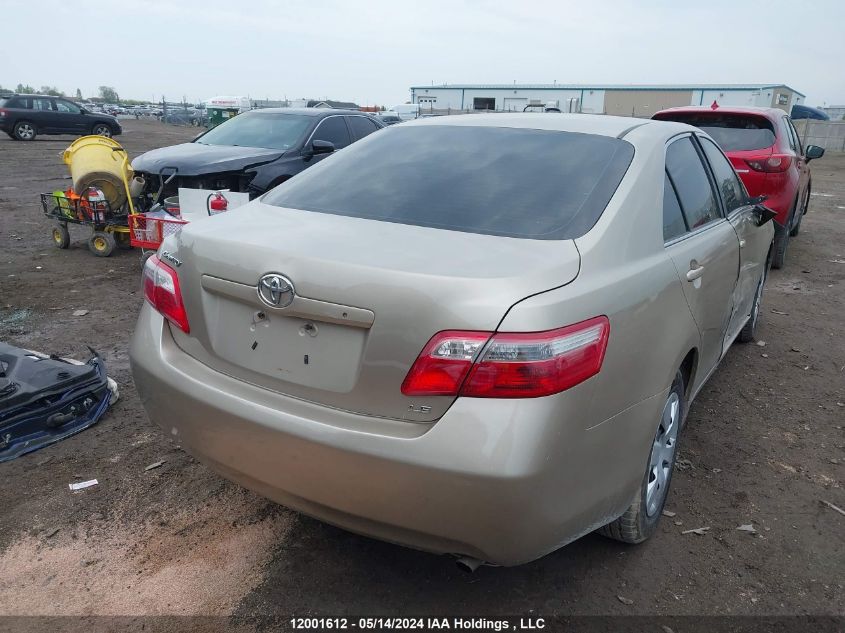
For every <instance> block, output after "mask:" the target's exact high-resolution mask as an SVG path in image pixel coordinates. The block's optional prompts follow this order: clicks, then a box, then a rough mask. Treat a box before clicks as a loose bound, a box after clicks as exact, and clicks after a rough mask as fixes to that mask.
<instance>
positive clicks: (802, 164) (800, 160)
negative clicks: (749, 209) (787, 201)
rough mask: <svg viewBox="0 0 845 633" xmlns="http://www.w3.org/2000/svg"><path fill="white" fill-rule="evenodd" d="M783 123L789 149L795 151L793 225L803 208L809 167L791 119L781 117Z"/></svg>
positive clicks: (808, 178)
mask: <svg viewBox="0 0 845 633" xmlns="http://www.w3.org/2000/svg"><path fill="white" fill-rule="evenodd" d="M783 124H784V127H785V128H786V131H787V132H788V137H789V147H790V149H791V150H792V151H793V152H795V168H794V169H795V174H796V176H797V181H798V184H797V188H796V192H797V194H798V196H797V200H798V206H797V207H796V211H795V213H796V215H794V216H793V218H792V222H793V226H794V224H795V222H797V221H798V216H797V214H798V213H801V211H802V210H803V202H804V196H805V195H806V192H807V184H808V183H809V181H810V167H809V165H807V161H806V159H805V158H804V148H803V147H802V145H801V139H800V138H799V136H798V131H797V130H796V129H795V126H794V125H793V124H792V119H790V118H789V117H788V116H785V117H783Z"/></svg>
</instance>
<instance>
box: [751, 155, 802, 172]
mask: <svg viewBox="0 0 845 633" xmlns="http://www.w3.org/2000/svg"><path fill="white" fill-rule="evenodd" d="M743 160H745V162H746V163H747V164H748V166H749V167H751V169H753V170H754V171H764V172H768V173H776V172H781V171H786V170H787V169H789V166H790V165H791V164H792V156H790V155H789V154H771V155H769V156H760V157H759V158H745V159H743Z"/></svg>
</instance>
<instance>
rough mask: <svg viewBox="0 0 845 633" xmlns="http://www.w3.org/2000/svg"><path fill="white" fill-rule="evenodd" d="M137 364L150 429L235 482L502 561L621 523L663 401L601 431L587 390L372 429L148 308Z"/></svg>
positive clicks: (420, 544) (393, 537) (427, 543)
mask: <svg viewBox="0 0 845 633" xmlns="http://www.w3.org/2000/svg"><path fill="white" fill-rule="evenodd" d="M131 360H132V371H133V374H134V377H135V382H136V385H137V387H138V392H139V394H140V395H141V399H142V401H143V403H144V406H145V407H146V409H147V411H148V413H149V415H150V418H151V419H152V420H153V421H154V422H156V423H157V424H158V425H159V426H161V427H162V428H163V429H164V430H165V431H166V432H167V433H168V434H171V435H172V436H173V437H175V438H178V439H179V440H180V441H181V443H182V444H183V445H184V447H185V448H186V449H187V450H188V451H189V452H191V453H192V454H193V455H195V456H196V457H197V458H198V459H200V460H201V461H203V462H205V463H206V464H207V465H209V466H210V467H211V468H213V469H214V470H216V471H218V472H220V473H221V474H223V475H224V476H225V477H227V478H229V479H232V480H234V481H237V482H239V483H241V484H242V485H244V486H246V487H248V488H251V489H253V490H255V491H256V492H258V493H260V494H262V495H264V496H266V497H268V498H270V499H273V500H275V501H277V502H279V503H282V504H284V505H286V506H288V507H290V508H293V509H295V510H298V511H301V512H303V513H305V514H308V515H311V516H314V517H316V518H318V519H321V520H324V521H326V522H328V523H332V524H335V525H338V526H340V527H343V528H346V529H349V530H351V531H354V532H358V533H361V534H365V535H368V536H373V537H376V538H379V539H382V540H386V541H391V542H395V543H400V544H403V545H408V546H411V547H414V548H417V549H422V550H427V551H432V552H437V553H452V554H463V555H468V556H474V557H476V558H480V559H482V560H485V561H488V562H492V563H496V564H501V565H514V564H519V563H523V562H527V561H530V560H533V559H535V558H538V557H539V556H542V555H543V554H545V553H547V552H549V551H552V550H554V549H557V548H558V547H560V546H561V545H564V544H566V543H568V542H570V541H572V540H574V539H576V538H578V537H579V536H581V535H583V534H585V533H587V532H590V531H592V530H593V529H595V528H597V527H600V526H601V525H604V524H606V523H608V522H609V521H611V520H613V519H614V518H615V517H616V516H618V515H619V514H621V513H622V512H623V511H624V509H625V508H626V507H627V505H628V504H629V503H630V500H631V499H632V497H633V495H634V494H635V492H636V490H637V488H638V486H639V485H640V483H641V480H642V476H643V473H644V465H645V462H646V458H647V457H648V449H649V446H650V441H651V438H652V437H653V433H654V428H655V426H656V423H657V420H658V417H659V411H660V404H662V394H659V395H657V396H655V397H652V398H649V399H647V400H644V401H643V402H640V403H639V404H637V405H635V406H634V407H631V408H629V409H627V410H626V411H625V412H623V413H622V414H620V415H617V416H615V417H614V418H611V419H610V420H608V421H605V422H604V423H601V424H597V423H591V422H590V421H589V420H587V419H585V418H584V417H583V415H582V414H583V412H584V411H588V410H589V400H590V399H591V397H592V389H590V388H589V386H588V383H584V384H582V385H580V386H579V387H576V388H574V389H572V390H570V391H568V392H565V393H563V394H558V395H556V396H551V397H549V398H538V399H532V400H483V399H469V398H462V399H459V400H457V401H456V402H455V403H454V405H453V406H452V407H451V408H450V409H449V411H448V412H447V413H446V414H445V415H444V416H443V417H442V418H441V419H440V420H439V421H438V422H437V423H435V424H431V425H428V424H425V425H421V424H414V423H407V422H399V421H391V420H380V419H373V418H368V417H366V416H358V415H355V414H351V413H345V412H341V411H337V410H332V409H327V408H325V407H321V406H318V405H314V404H311V403H307V402H303V401H300V400H295V399H292V398H288V397H285V396H282V395H280V394H277V393H275V392H272V391H268V390H266V389H262V388H259V387H255V386H253V385H250V384H247V383H244V382H241V381H239V380H236V379H233V378H231V377H229V376H226V375H223V374H220V373H218V372H216V371H214V370H212V369H210V368H209V367H207V366H205V365H203V364H201V363H199V362H198V361H196V360H194V359H193V358H191V357H190V356H188V355H187V354H185V353H184V352H182V351H181V350H180V349H179V348H178V347H177V346H176V344H175V343H174V341H173V339H172V337H171V336H170V330H169V326H168V325H166V324H165V323H164V322H163V319H162V317H161V316H160V315H158V314H157V313H156V312H154V311H153V310H152V309H151V308H150V307H149V306H148V305H146V304H145V305H144V307H143V309H142V311H141V315H140V318H139V321H138V325H137V328H136V331H135V334H134V336H133V339H132V345H131ZM588 382H589V381H588ZM590 427H592V428H590Z"/></svg>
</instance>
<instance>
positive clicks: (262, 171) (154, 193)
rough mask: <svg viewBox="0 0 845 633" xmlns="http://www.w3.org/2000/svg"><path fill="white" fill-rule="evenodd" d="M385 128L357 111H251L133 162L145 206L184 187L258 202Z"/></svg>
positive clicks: (290, 109) (147, 206)
mask: <svg viewBox="0 0 845 633" xmlns="http://www.w3.org/2000/svg"><path fill="white" fill-rule="evenodd" d="M383 127H384V126H383V125H382V124H381V123H380V122H379V121H377V120H376V119H374V118H373V117H371V116H369V115H367V114H365V113H363V112H357V111H355V110H334V109H321V108H270V109H266V110H253V111H251V112H245V113H243V114H240V115H238V116H236V117H234V118H232V119H229V120H228V121H226V122H225V123H222V124H220V125H218V126H217V127H215V128H212V129H211V130H209V131H208V132H205V133H204V134H202V135H200V136H198V137H197V138H196V139H194V140H193V141H192V142H190V143H182V144H181V145H173V146H171V147H162V148H160V149H155V150H152V151H150V152H147V153H146V154H142V155H141V156H139V157H138V158H136V159H135V160H134V161H133V162H132V168H133V169H134V170H135V174H136V176H140V177H141V178H143V180H144V188H143V193H142V196H141V197H142V204H141V207H142V208H149V207H150V206H152V205H153V204H155V203H156V202H158V201H160V200H163V199H164V198H167V197H170V196H175V195H177V192H178V189H179V187H184V188H191V189H214V190H225V189H228V190H230V191H239V192H244V193H249V194H250V197H252V198H254V197H256V196H259V195H261V194H262V193H264V192H266V191H268V190H269V189H272V188H273V187H275V186H276V185H278V184H281V183H283V182H284V181H285V180H287V179H288V178H290V177H291V176H295V175H296V174H298V173H299V172H301V171H303V170H305V169H307V168H308V167H310V166H312V165H315V164H316V163H318V162H319V161H320V160H322V159H323V158H325V157H326V156H328V155H329V154H331V153H332V152H334V151H335V150H339V149H342V148H344V147H346V146H347V145H350V144H351V143H354V142H355V141H357V140H360V139H362V138H364V137H365V136H367V135H369V134H372V133H373V132H376V131H378V130H380V129H381V128H383Z"/></svg>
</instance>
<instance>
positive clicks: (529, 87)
mask: <svg viewBox="0 0 845 633" xmlns="http://www.w3.org/2000/svg"><path fill="white" fill-rule="evenodd" d="M431 88H452V89H455V88H457V89H458V90H514V89H516V90H765V89H767V88H786V89H787V90H790V91H792V92H794V93H795V94H797V95H799V96H801V97H805V96H806V95H804V94H803V93H800V92H798V91H797V90H795V89H794V88H790V87H789V86H787V85H786V84H558V83H554V84H434V85H430V86H411V90H426V89H431Z"/></svg>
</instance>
